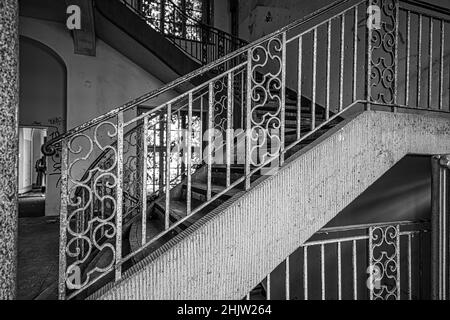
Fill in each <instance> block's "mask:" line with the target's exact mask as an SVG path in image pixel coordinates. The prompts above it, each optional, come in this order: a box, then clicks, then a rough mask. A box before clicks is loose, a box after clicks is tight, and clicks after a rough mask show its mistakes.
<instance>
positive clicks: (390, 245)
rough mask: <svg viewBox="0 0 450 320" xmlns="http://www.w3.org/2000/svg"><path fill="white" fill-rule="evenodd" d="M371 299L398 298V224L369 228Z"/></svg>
mask: <svg viewBox="0 0 450 320" xmlns="http://www.w3.org/2000/svg"><path fill="white" fill-rule="evenodd" d="M369 264H370V268H371V269H372V270H371V271H372V276H373V278H372V279H371V280H372V281H371V282H370V286H369V290H370V299H371V300H399V299H400V226H399V225H391V226H376V227H370V228H369Z"/></svg>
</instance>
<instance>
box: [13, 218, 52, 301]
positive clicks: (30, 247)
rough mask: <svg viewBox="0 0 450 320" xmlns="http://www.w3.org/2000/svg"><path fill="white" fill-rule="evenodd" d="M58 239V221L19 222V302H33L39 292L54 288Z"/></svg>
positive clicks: (37, 219) (47, 219)
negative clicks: (52, 286) (28, 300)
mask: <svg viewBox="0 0 450 320" xmlns="http://www.w3.org/2000/svg"><path fill="white" fill-rule="evenodd" d="M58 239H59V221H58V220H56V218H50V217H38V218H20V219H19V250H18V275H17V276H18V298H19V299H34V298H36V297H37V296H38V295H39V294H40V293H41V292H42V291H43V290H45V289H46V288H48V287H50V286H51V285H54V284H56V282H57V279H58V245H59V244H58V243H59V242H58ZM47 298H49V296H48V295H47ZM54 298H56V297H54Z"/></svg>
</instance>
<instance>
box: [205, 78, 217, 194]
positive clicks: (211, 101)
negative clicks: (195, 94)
mask: <svg viewBox="0 0 450 320" xmlns="http://www.w3.org/2000/svg"><path fill="white" fill-rule="evenodd" d="M213 119H214V86H213V83H212V82H210V83H209V102H208V155H207V157H208V163H207V166H208V167H207V170H208V172H207V187H206V200H207V201H209V200H210V199H211V187H212V186H211V180H212V156H213V149H214V146H213V134H214V133H215V130H214V123H213V121H214V120H213Z"/></svg>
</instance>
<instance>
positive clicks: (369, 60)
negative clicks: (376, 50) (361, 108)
mask: <svg viewBox="0 0 450 320" xmlns="http://www.w3.org/2000/svg"><path fill="white" fill-rule="evenodd" d="M366 18H369V17H368V16H367V15H366ZM365 29H366V45H367V48H366V57H365V58H366V68H367V70H366V78H365V81H366V88H365V91H366V92H365V93H366V100H367V103H366V110H370V108H371V105H370V102H371V101H372V96H371V95H372V93H371V83H370V82H371V73H372V28H365Z"/></svg>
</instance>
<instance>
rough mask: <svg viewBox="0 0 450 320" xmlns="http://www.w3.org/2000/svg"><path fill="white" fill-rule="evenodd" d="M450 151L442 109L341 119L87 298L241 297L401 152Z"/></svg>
mask: <svg viewBox="0 0 450 320" xmlns="http://www.w3.org/2000/svg"><path fill="white" fill-rule="evenodd" d="M449 152H450V121H449V118H448V117H443V116H442V115H436V114H434V115H433V114H428V115H418V114H408V113H390V112H382V111H366V112H363V113H360V114H359V115H355V116H354V118H353V119H347V120H346V121H345V122H344V123H342V124H341V125H340V126H338V127H335V128H334V129H333V130H331V131H330V132H328V133H326V134H325V135H324V136H322V137H321V138H320V139H319V140H317V141H316V142H314V143H313V144H312V145H311V146H308V147H307V148H306V149H304V150H302V151H300V152H299V153H298V154H296V155H294V156H293V157H292V158H290V159H289V160H288V162H287V163H286V164H285V165H284V166H283V167H282V168H281V169H280V170H279V172H278V173H277V174H275V175H273V176H270V177H267V178H265V179H264V180H262V181H260V183H259V184H257V185H256V186H255V187H253V188H252V189H251V190H249V191H248V192H242V193H240V194H238V195H236V196H234V197H233V198H232V199H230V200H229V201H228V202H226V203H224V204H223V205H221V206H220V207H218V208H216V209H215V210H214V211H212V212H211V213H209V214H208V215H207V216H206V217H204V218H202V219H201V220H200V221H198V222H197V223H195V224H194V225H193V226H191V227H190V228H189V229H188V230H187V232H185V233H183V234H180V235H179V236H178V237H177V238H175V239H173V240H172V241H170V242H169V243H168V244H167V245H165V246H164V247H163V248H161V249H160V250H159V251H157V252H155V253H154V254H152V255H151V256H149V257H148V258H147V259H146V260H143V261H142V262H140V263H139V264H137V265H136V266H134V267H133V268H131V269H130V270H128V271H127V273H126V274H125V275H124V278H123V280H122V281H121V282H118V283H115V284H110V285H109V286H106V287H105V288H103V289H102V290H100V291H99V292H97V294H95V295H93V296H92V297H91V298H92V299H241V298H242V297H244V296H245V295H246V294H247V293H248V292H249V291H250V290H251V289H253V288H254V287H255V286H256V285H257V284H258V283H259V282H261V281H262V280H263V279H264V278H265V277H266V275H267V274H269V273H270V272H271V271H272V270H274V269H275V268H276V267H277V266H278V265H279V264H280V263H281V262H282V261H283V260H284V259H285V258H286V257H287V256H288V255H290V254H291V253H292V252H294V251H295V250H296V249H297V248H298V247H299V246H300V245H301V244H303V243H304V242H305V241H306V240H307V239H308V238H310V237H311V236H312V235H313V234H314V233H315V232H317V231H318V230H319V229H320V228H322V227H323V226H324V225H325V224H326V223H327V222H328V221H330V220H331V219H332V218H333V217H335V216H336V215H337V214H338V213H339V212H341V211H342V210H343V209H344V208H345V207H347V206H348V205H349V204H350V203H351V202H352V201H353V200H354V199H356V198H357V197H358V196H359V195H360V194H361V193H362V192H363V191H364V190H366V189H367V188H368V187H369V186H371V185H372V184H373V183H374V182H375V181H376V180H377V179H378V178H379V177H381V176H382V175H383V174H384V173H385V172H387V171H388V170H389V169H390V168H391V167H393V166H394V165H395V164H396V163H397V162H398V161H399V160H400V159H402V158H403V157H404V156H406V155H407V154H421V155H432V154H442V153H449Z"/></svg>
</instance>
